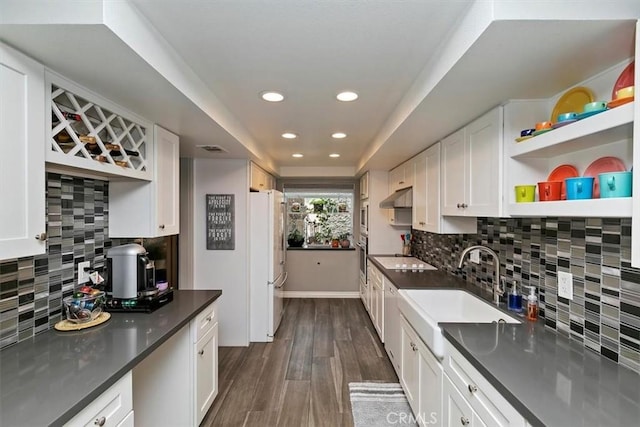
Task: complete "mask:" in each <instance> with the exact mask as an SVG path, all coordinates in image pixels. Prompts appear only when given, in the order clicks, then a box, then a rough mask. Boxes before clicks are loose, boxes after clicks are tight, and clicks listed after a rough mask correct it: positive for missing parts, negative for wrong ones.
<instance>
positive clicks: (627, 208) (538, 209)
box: [509, 197, 632, 218]
mask: <svg viewBox="0 0 640 427" xmlns="http://www.w3.org/2000/svg"><path fill="white" fill-rule="evenodd" d="M577 212H583V213H588V216H592V217H615V218H625V217H631V213H632V197H618V198H607V199H586V200H561V201H557V202H532V203H510V204H509V214H510V215H511V216H526V217H532V216H533V217H537V216H539V217H547V216H558V217H573V216H576V213H577Z"/></svg>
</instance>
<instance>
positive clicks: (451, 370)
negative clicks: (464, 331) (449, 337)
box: [443, 342, 525, 427]
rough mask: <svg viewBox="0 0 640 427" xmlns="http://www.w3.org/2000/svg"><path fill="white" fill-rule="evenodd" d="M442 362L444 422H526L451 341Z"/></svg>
mask: <svg viewBox="0 0 640 427" xmlns="http://www.w3.org/2000/svg"><path fill="white" fill-rule="evenodd" d="M443 364H444V372H445V375H444V386H443V412H444V420H445V425H449V426H452V427H453V426H496V427H498V426H500V427H505V426H518V427H524V426H525V419H524V417H523V416H522V415H520V413H518V411H516V410H515V409H514V408H513V406H511V404H509V402H507V400H506V399H505V398H504V397H503V396H502V395H501V394H500V393H499V392H498V391H497V390H496V389H495V388H494V387H493V386H492V385H491V384H490V383H489V381H488V380H487V379H486V378H485V377H484V376H482V374H480V372H478V371H477V370H476V369H475V368H474V367H473V366H472V365H471V363H470V362H469V361H468V360H467V359H466V358H465V357H464V356H462V354H460V352H459V351H458V350H456V349H455V348H454V347H453V346H452V345H451V344H450V343H449V342H447V343H446V353H445V357H444V360H443Z"/></svg>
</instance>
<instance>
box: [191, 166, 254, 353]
mask: <svg viewBox="0 0 640 427" xmlns="http://www.w3.org/2000/svg"><path fill="white" fill-rule="evenodd" d="M193 178H194V180H193V203H194V205H193V206H194V210H193V242H192V243H193V257H194V262H193V265H194V267H193V268H194V271H193V289H221V290H222V296H221V297H220V299H219V301H220V303H219V304H218V312H219V313H218V314H219V316H220V317H219V319H220V320H219V328H218V330H219V333H220V338H219V344H220V345H221V346H247V345H249V248H248V244H247V243H248V236H247V230H248V225H249V218H248V215H247V212H248V209H247V206H248V201H249V163H248V162H247V161H246V160H216V159H195V160H194V165H193ZM207 194H234V195H235V249H234V250H222V251H221V250H216V251H209V250H207V246H206V233H205V226H206V216H205V198H206V195H207ZM187 287H188V285H187V284H185V287H182V288H183V289H186V288H187Z"/></svg>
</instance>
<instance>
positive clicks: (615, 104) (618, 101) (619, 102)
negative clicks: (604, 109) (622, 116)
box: [607, 96, 635, 108]
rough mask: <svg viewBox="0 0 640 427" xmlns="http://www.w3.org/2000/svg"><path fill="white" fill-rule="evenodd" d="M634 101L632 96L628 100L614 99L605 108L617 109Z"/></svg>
mask: <svg viewBox="0 0 640 427" xmlns="http://www.w3.org/2000/svg"><path fill="white" fill-rule="evenodd" d="M634 99H635V97H634V96H630V97H628V98H620V99H614V100H613V101H610V102H609V103H608V104H607V106H608V107H609V108H616V107H619V106H621V105H624V104H627V103H629V102H633V100H634Z"/></svg>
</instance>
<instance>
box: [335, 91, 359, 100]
mask: <svg viewBox="0 0 640 427" xmlns="http://www.w3.org/2000/svg"><path fill="white" fill-rule="evenodd" d="M336 98H338V101H345V102H348V101H355V100H356V99H358V94H357V93H355V92H350V91H345V92H340V93H339V94H338V95H337V96H336Z"/></svg>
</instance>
